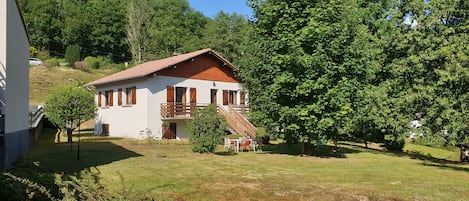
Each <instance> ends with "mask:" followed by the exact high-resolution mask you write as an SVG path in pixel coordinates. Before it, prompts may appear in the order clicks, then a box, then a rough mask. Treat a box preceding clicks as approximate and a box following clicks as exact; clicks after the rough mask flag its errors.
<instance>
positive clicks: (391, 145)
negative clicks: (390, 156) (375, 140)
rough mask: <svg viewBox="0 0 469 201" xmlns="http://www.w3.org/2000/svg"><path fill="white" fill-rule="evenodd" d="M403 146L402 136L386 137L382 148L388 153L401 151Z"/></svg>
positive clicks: (403, 139)
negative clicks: (388, 151)
mask: <svg viewBox="0 0 469 201" xmlns="http://www.w3.org/2000/svg"><path fill="white" fill-rule="evenodd" d="M404 145H405V138H404V136H397V137H396V136H393V135H387V136H385V139H384V146H385V147H386V148H387V149H388V150H390V151H402V149H403V148H404Z"/></svg>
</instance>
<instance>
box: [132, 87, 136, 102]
mask: <svg viewBox="0 0 469 201" xmlns="http://www.w3.org/2000/svg"><path fill="white" fill-rule="evenodd" d="M135 104H137V87H132V105H135Z"/></svg>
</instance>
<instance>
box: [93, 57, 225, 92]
mask: <svg viewBox="0 0 469 201" xmlns="http://www.w3.org/2000/svg"><path fill="white" fill-rule="evenodd" d="M206 53H208V54H212V55H214V56H215V57H217V58H218V59H219V60H220V61H222V62H224V63H225V64H227V66H229V67H230V68H231V69H234V66H233V64H231V63H230V62H228V61H227V60H226V59H224V58H223V57H221V56H220V55H219V54H218V53H216V52H215V51H213V50H212V49H210V48H207V49H203V50H198V51H195V52H191V53H187V54H181V55H178V56H172V57H168V58H164V59H159V60H154V61H149V62H145V63H143V64H140V65H137V66H134V67H132V68H129V69H126V70H123V71H120V72H117V73H114V74H112V75H109V76H107V77H103V78H101V79H98V80H95V81H93V82H90V83H88V84H86V85H85V86H96V85H102V84H108V83H113V82H119V81H124V80H130V79H136V78H143V77H145V76H148V75H151V74H153V73H156V72H158V71H160V70H163V69H166V68H168V67H171V66H174V65H177V64H179V63H182V62H184V61H188V60H190V59H192V58H194V57H197V56H200V55H202V54H206Z"/></svg>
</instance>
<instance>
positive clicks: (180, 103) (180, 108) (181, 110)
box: [176, 87, 187, 115]
mask: <svg viewBox="0 0 469 201" xmlns="http://www.w3.org/2000/svg"><path fill="white" fill-rule="evenodd" d="M186 91H187V88H186V87H176V114H177V115H184V114H186Z"/></svg>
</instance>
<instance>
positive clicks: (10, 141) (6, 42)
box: [0, 0, 30, 168]
mask: <svg viewBox="0 0 469 201" xmlns="http://www.w3.org/2000/svg"><path fill="white" fill-rule="evenodd" d="M28 57H29V41H28V35H27V32H26V29H25V27H24V23H23V19H22V16H21V13H20V11H19V7H18V3H17V1H16V0H3V1H0V114H1V118H0V119H1V123H0V125H1V126H0V157H1V160H0V166H1V168H6V167H9V166H10V165H11V164H12V163H13V162H14V161H16V160H17V159H18V158H19V157H20V156H21V154H23V153H24V152H26V151H27V150H28V149H29V146H30V139H29V119H28V118H29V64H28Z"/></svg>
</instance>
